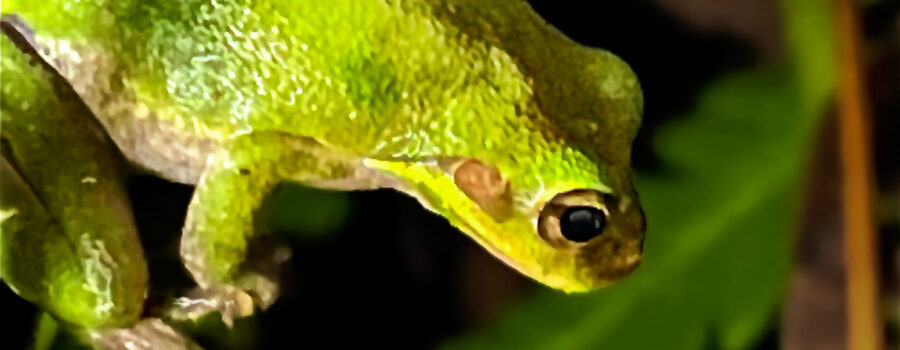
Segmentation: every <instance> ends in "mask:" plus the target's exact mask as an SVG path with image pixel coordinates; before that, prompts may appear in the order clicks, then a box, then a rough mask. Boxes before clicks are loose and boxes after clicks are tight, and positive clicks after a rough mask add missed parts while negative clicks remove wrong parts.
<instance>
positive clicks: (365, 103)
mask: <svg viewBox="0 0 900 350" xmlns="http://www.w3.org/2000/svg"><path fill="white" fill-rule="evenodd" d="M2 6H3V7H2V11H3V13H14V14H17V15H18V16H20V17H22V18H23V19H24V20H25V22H27V23H28V24H29V26H31V27H32V28H33V29H34V31H35V33H36V37H35V41H36V42H37V44H38V45H39V46H40V47H41V49H42V53H43V55H44V57H45V58H46V59H47V61H48V62H52V63H53V64H54V65H56V67H57V69H58V70H59V71H60V73H61V74H62V75H63V76H65V77H66V78H67V79H68V80H69V81H70V82H71V83H72V84H73V85H74V87H75V89H76V91H77V92H78V93H79V95H80V96H81V97H82V98H83V99H84V101H85V103H86V104H87V105H88V106H90V108H91V109H92V110H93V111H94V112H95V114H96V115H97V117H98V118H99V119H100V120H101V121H102V122H103V124H104V126H105V127H106V129H107V131H108V132H109V134H110V136H111V137H112V138H113V139H114V140H115V141H116V143H117V145H118V146H119V147H120V148H121V149H122V150H123V152H124V153H125V154H126V155H127V156H128V157H129V158H130V159H131V161H133V162H135V163H137V164H138V165H140V166H143V167H145V168H147V169H149V170H151V171H154V172H156V173H159V174H160V175H162V176H164V177H167V178H169V179H172V180H176V181H182V182H187V183H196V184H198V189H197V195H196V196H195V198H194V201H193V202H192V204H191V209H190V212H189V214H188V222H187V224H186V226H185V233H184V235H185V237H184V241H183V242H184V243H183V245H182V254H183V255H184V257H185V262H186V265H187V266H188V268H189V269H190V270H191V272H192V274H193V275H194V277H195V279H197V281H198V283H199V284H200V286H201V287H203V288H204V289H209V290H222V289H223V288H224V289H225V290H226V291H227V292H226V293H225V294H228V293H232V292H233V291H232V290H228V288H225V287H228V286H237V288H238V289H241V290H247V291H250V292H255V293H251V294H252V295H253V296H254V297H255V299H257V302H260V303H261V304H266V303H267V302H269V301H270V300H268V299H269V298H267V297H265V296H264V295H268V294H271V293H274V292H273V291H272V290H271V288H267V287H263V286H264V285H266V283H265V282H264V280H265V279H264V278H259V277H260V276H256V275H254V274H253V273H252V272H248V271H244V270H243V268H242V267H241V263H242V261H243V258H244V257H245V255H246V250H247V240H248V239H249V238H250V237H252V236H253V235H255V234H256V233H255V232H252V211H253V209H255V208H256V207H257V206H258V204H259V202H260V200H261V198H262V196H263V195H264V194H265V192H266V191H267V190H268V189H269V188H270V187H271V186H272V185H273V184H275V183H278V182H280V181H284V180H294V181H300V182H304V183H307V184H310V185H317V184H320V183H321V182H322V181H328V180H338V181H340V180H354V181H356V182H357V183H363V184H357V185H355V186H354V185H347V183H350V182H353V181H350V182H345V185H344V186H343V188H349V189H352V188H368V187H371V186H372V185H373V184H374V185H375V186H387V185H386V183H387V182H384V181H381V180H379V179H383V178H391V179H393V181H394V182H396V183H399V184H393V185H392V186H395V187H397V188H399V189H402V190H405V191H407V192H408V193H410V194H412V195H415V196H417V197H418V198H420V199H421V200H422V201H423V204H424V205H426V206H427V207H429V208H431V209H432V210H434V211H436V212H438V213H440V214H441V215H443V216H444V217H446V218H447V219H448V220H449V221H450V222H451V223H452V224H454V225H455V226H457V227H459V228H460V229H461V230H462V231H463V232H465V233H466V234H468V235H469V236H471V237H472V238H473V239H475V240H476V241H478V242H479V243H480V244H482V245H484V246H485V247H486V248H487V249H488V250H490V251H491V252H492V253H494V254H496V255H497V256H498V257H500V258H502V259H503V260H504V261H506V262H507V263H509V264H510V265H511V266H513V267H515V268H516V269H518V270H519V271H521V272H523V273H525V274H526V275H528V276H530V277H532V278H535V279H536V280H538V281H541V282H543V283H545V284H548V285H550V286H552V287H555V288H559V289H563V290H566V291H584V290H590V289H593V288H597V287H601V286H603V285H606V284H608V283H610V282H611V281H613V280H615V279H618V278H620V277H622V276H623V275H625V274H627V273H628V272H629V271H630V270H631V269H632V268H633V267H634V266H635V265H636V263H637V260H639V259H638V258H639V253H640V244H641V242H642V239H643V229H644V224H643V216H642V214H641V213H640V208H639V206H638V205H637V202H636V197H635V194H634V190H633V187H632V184H631V170H630V166H629V159H630V143H631V140H632V138H633V137H634V134H635V133H636V131H637V128H638V126H639V124H640V113H641V109H642V98H641V93H640V88H639V86H638V82H637V79H636V77H635V76H634V74H633V73H632V71H631V70H630V69H629V68H628V66H627V65H626V64H625V63H624V62H622V61H621V60H619V59H618V58H616V57H615V56H614V55H612V54H610V53H608V52H606V51H602V50H598V49H590V48H585V47H582V46H580V45H578V44H576V43H574V42H572V41H570V40H569V39H567V38H566V37H564V36H563V35H562V34H561V33H559V32H557V31H556V30H555V29H553V28H552V27H550V26H549V25H547V24H546V23H544V22H543V21H542V20H541V19H540V18H539V17H538V16H537V15H536V14H534V13H533V12H532V10H531V9H530V7H528V5H527V4H525V3H524V2H519V1H501V0H497V1H475V0H451V1H430V0H408V1H356V0H341V1H319V0H283V1H279V0H276V1H239V0H218V1H197V0H188V1H166V0H158V1H137V0H131V1H100V0H94V1H80V2H71V3H70V2H68V1H52V0H51V1H48V2H42V3H41V4H40V5H38V4H37V3H35V2H33V1H26V0H6V1H4V2H3V3H2ZM4 84H6V83H5V82H4ZM446 159H476V160H478V161H480V162H481V163H483V164H486V165H488V166H490V167H494V168H496V169H498V170H499V172H500V174H501V175H502V177H503V178H504V179H505V180H506V181H508V182H509V184H510V190H511V191H512V198H513V201H514V203H515V210H514V212H513V214H512V216H511V217H504V218H498V217H494V216H491V215H489V214H488V213H485V212H484V211H483V210H481V208H480V207H479V206H478V205H477V204H476V203H474V202H473V201H472V200H471V199H470V198H469V197H467V195H466V194H465V193H464V192H463V191H462V190H461V189H460V188H458V187H457V186H456V185H455V183H454V179H453V174H450V173H448V172H447V171H446V169H444V168H442V167H440V166H439V164H440V162H441V161H443V160H446ZM361 169H366V170H370V171H369V172H365V171H361ZM354 174H355V175H354ZM359 174H368V175H367V176H371V177H372V178H373V179H375V180H372V181H369V182H366V181H361V182H360V178H359V177H360V176H366V175H359ZM576 189H590V190H596V191H599V192H602V193H606V194H608V195H610V196H612V197H615V198H616V199H617V200H616V203H618V204H619V207H618V208H617V210H619V211H621V212H622V214H621V215H620V216H617V217H614V218H613V219H614V220H611V222H610V224H609V225H610V226H611V228H609V229H608V230H607V231H608V233H606V234H605V235H606V236H609V237H613V238H612V239H613V240H615V242H613V241H604V243H602V244H600V243H597V244H593V243H592V244H587V245H584V246H582V247H579V248H577V249H559V248H556V247H553V246H551V245H550V244H548V243H547V242H545V241H544V240H542V239H541V237H539V235H538V234H537V231H536V227H535V222H536V220H537V216H538V214H539V213H540V210H541V208H542V206H543V204H544V203H545V202H547V201H548V200H550V199H551V198H553V196H555V195H556V194H558V193H561V192H567V191H571V190H576ZM620 251H621V252H620ZM626 258H627V259H626ZM636 259H637V260H636ZM247 281H250V282H247Z"/></svg>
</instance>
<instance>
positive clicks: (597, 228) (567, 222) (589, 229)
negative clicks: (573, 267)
mask: <svg viewBox="0 0 900 350" xmlns="http://www.w3.org/2000/svg"><path fill="white" fill-rule="evenodd" d="M604 226H606V215H604V214H603V212H602V211H601V210H600V209H597V208H594V207H571V208H569V209H566V211H565V212H563V214H562V217H560V218H559V228H560V231H562V235H563V237H566V239H568V240H570V241H573V242H587V241H589V240H590V239H591V238H594V237H596V236H598V235H600V234H601V233H603V227H604Z"/></svg>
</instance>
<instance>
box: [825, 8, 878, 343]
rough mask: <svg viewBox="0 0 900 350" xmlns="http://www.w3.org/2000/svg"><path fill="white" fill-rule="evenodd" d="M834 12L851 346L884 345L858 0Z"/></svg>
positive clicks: (849, 341) (848, 332)
mask: <svg viewBox="0 0 900 350" xmlns="http://www.w3.org/2000/svg"><path fill="white" fill-rule="evenodd" d="M834 16H835V25H836V35H837V49H838V56H837V59H838V60H837V62H838V66H837V68H838V89H837V93H838V94H837V102H838V108H839V109H838V112H839V118H838V119H839V123H840V124H839V125H840V137H841V141H840V142H841V161H842V170H841V172H842V175H843V197H844V198H843V211H844V222H845V226H844V260H845V266H846V274H847V348H848V349H850V350H857V349H859V350H869V349H871V350H880V349H882V347H883V346H884V345H883V341H884V338H883V334H882V331H883V330H882V324H881V321H880V318H879V316H878V268H877V264H876V262H877V261H878V259H877V249H876V246H877V240H876V235H875V225H874V221H873V218H872V189H873V187H874V185H873V181H872V179H873V172H872V162H871V159H872V150H871V143H870V141H871V130H870V124H869V123H870V119H869V116H868V110H867V106H866V99H865V95H864V93H863V78H862V71H863V68H862V66H861V63H860V57H859V56H860V47H859V27H858V22H857V18H858V17H857V16H858V13H857V9H856V1H853V0H834Z"/></svg>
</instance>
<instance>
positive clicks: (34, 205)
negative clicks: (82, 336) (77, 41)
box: [0, 36, 147, 327]
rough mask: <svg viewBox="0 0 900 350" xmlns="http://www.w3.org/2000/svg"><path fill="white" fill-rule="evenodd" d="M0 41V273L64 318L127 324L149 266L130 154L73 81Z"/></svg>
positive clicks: (91, 324)
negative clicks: (127, 178) (129, 188)
mask: <svg viewBox="0 0 900 350" xmlns="http://www.w3.org/2000/svg"><path fill="white" fill-rule="evenodd" d="M0 40H2V55H3V56H2V61H0V64H2V67H0V73H2V76H0V79H2V81H3V86H2V96H0V97H2V98H0V118H2V128H3V129H2V130H3V133H2V140H3V148H2V151H3V167H2V171H0V175H2V177H0V183H2V188H0V190H2V191H0V196H2V203H0V210H2V212H3V221H2V233H0V277H2V278H3V280H4V282H6V283H7V284H8V285H9V286H10V287H11V288H13V290H15V291H16V292H17V293H19V294H20V295H21V296H23V297H24V298H26V299H28V300H30V301H32V302H35V303H37V304H38V305H40V306H41V307H42V308H43V309H45V310H47V311H48V312H50V313H52V314H53V315H54V316H56V317H57V319H59V320H62V321H63V322H66V323H69V324H75V325H79V326H85V327H100V326H127V325H130V324H131V323H132V322H134V321H135V320H136V319H137V318H138V316H139V315H140V313H141V306H142V304H143V301H144V295H145V292H146V288H147V267H146V264H145V262H144V255H143V251H142V249H141V246H140V241H139V240H138V237H137V231H136V230H135V226H134V222H133V219H132V216H131V207H130V204H129V203H128V198H127V196H126V193H125V190H124V186H123V177H122V175H123V174H124V173H123V170H124V169H125V168H124V166H125V160H124V159H123V158H122V157H121V154H118V152H116V150H115V148H114V147H113V145H112V144H111V142H110V141H109V139H108V138H107V137H106V135H105V134H104V133H103V132H102V129H101V128H100V125H98V124H97V122H96V120H95V119H94V118H93V117H92V116H91V114H90V112H89V111H88V110H87V108H86V107H85V106H84V104H82V103H81V101H80V100H79V99H78V96H77V95H75V93H74V92H73V91H72V90H71V88H69V87H68V86H66V85H64V84H60V83H59V82H58V81H54V80H53V79H52V78H51V74H50V73H49V71H47V70H46V69H45V68H44V67H41V66H40V65H39V64H38V63H37V61H35V60H34V59H32V58H31V57H29V56H27V55H26V54H24V53H22V52H21V51H19V50H18V49H17V48H16V47H15V46H14V45H13V44H12V42H11V41H10V40H9V38H7V37H6V36H0ZM48 125H52V126H55V127H46V126H48Z"/></svg>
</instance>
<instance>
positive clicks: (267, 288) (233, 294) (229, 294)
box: [165, 273, 278, 328]
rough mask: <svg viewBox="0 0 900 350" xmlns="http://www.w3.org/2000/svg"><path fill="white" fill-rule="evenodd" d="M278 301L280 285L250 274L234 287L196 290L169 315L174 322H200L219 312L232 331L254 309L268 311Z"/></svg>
mask: <svg viewBox="0 0 900 350" xmlns="http://www.w3.org/2000/svg"><path fill="white" fill-rule="evenodd" d="M277 298H278V284H277V283H275V282H273V281H272V280H270V279H268V278H266V277H263V276H262V275H259V274H254V273H248V274H245V275H244V276H242V277H241V278H240V279H239V280H238V283H237V286H234V285H212V286H207V287H206V288H203V287H200V288H196V289H194V290H192V291H190V292H188V293H187V295H185V296H183V297H179V298H177V299H175V300H174V301H173V302H172V304H171V305H170V306H169V308H168V310H167V312H166V313H165V314H166V316H167V317H169V318H171V319H174V320H190V321H196V320H197V319H199V318H201V317H203V316H204V315H206V314H208V313H211V312H219V314H221V316H222V322H223V323H225V325H226V326H228V327H229V328H231V327H232V326H233V325H234V320H235V319H238V318H243V317H248V316H251V315H253V313H254V306H258V307H259V308H260V309H261V310H265V309H267V308H268V307H269V306H271V305H272V303H274V302H275V299H277Z"/></svg>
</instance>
